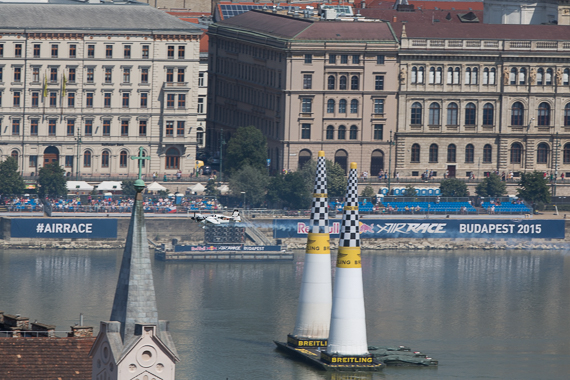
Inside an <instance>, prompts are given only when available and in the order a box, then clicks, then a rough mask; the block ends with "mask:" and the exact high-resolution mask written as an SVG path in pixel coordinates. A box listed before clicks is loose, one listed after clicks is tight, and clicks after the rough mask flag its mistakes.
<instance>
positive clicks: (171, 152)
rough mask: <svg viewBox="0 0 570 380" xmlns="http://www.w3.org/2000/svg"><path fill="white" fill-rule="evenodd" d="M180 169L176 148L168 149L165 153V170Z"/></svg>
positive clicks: (178, 154)
mask: <svg viewBox="0 0 570 380" xmlns="http://www.w3.org/2000/svg"><path fill="white" fill-rule="evenodd" d="M179 167H180V152H179V151H178V149H176V148H168V150H167V151H166V169H178V168H179Z"/></svg>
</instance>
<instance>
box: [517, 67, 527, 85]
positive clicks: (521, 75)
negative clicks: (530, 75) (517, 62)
mask: <svg viewBox="0 0 570 380" xmlns="http://www.w3.org/2000/svg"><path fill="white" fill-rule="evenodd" d="M519 84H526V69H525V68H524V67H521V69H520V70H519Z"/></svg>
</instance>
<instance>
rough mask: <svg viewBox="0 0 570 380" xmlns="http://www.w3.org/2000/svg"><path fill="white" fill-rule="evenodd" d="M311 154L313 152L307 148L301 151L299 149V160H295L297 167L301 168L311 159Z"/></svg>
mask: <svg viewBox="0 0 570 380" xmlns="http://www.w3.org/2000/svg"><path fill="white" fill-rule="evenodd" d="M312 156H313V153H311V151H310V150H308V149H303V150H302V151H300V152H299V161H298V162H297V168H298V169H299V170H301V169H302V168H303V166H304V165H305V164H306V163H307V162H309V161H311V157H312Z"/></svg>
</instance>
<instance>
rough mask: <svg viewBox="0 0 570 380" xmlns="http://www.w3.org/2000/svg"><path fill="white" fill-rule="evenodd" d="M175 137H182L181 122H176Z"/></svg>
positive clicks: (182, 128)
mask: <svg viewBox="0 0 570 380" xmlns="http://www.w3.org/2000/svg"><path fill="white" fill-rule="evenodd" d="M176 136H184V121H182V120H178V121H177V122H176Z"/></svg>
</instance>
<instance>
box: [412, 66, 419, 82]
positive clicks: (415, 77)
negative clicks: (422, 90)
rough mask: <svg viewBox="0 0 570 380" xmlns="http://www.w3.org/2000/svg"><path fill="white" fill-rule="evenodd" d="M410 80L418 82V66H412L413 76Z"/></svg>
mask: <svg viewBox="0 0 570 380" xmlns="http://www.w3.org/2000/svg"><path fill="white" fill-rule="evenodd" d="M410 81H411V82H412V83H418V68H417V67H416V66H414V67H412V77H411V78H410Z"/></svg>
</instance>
